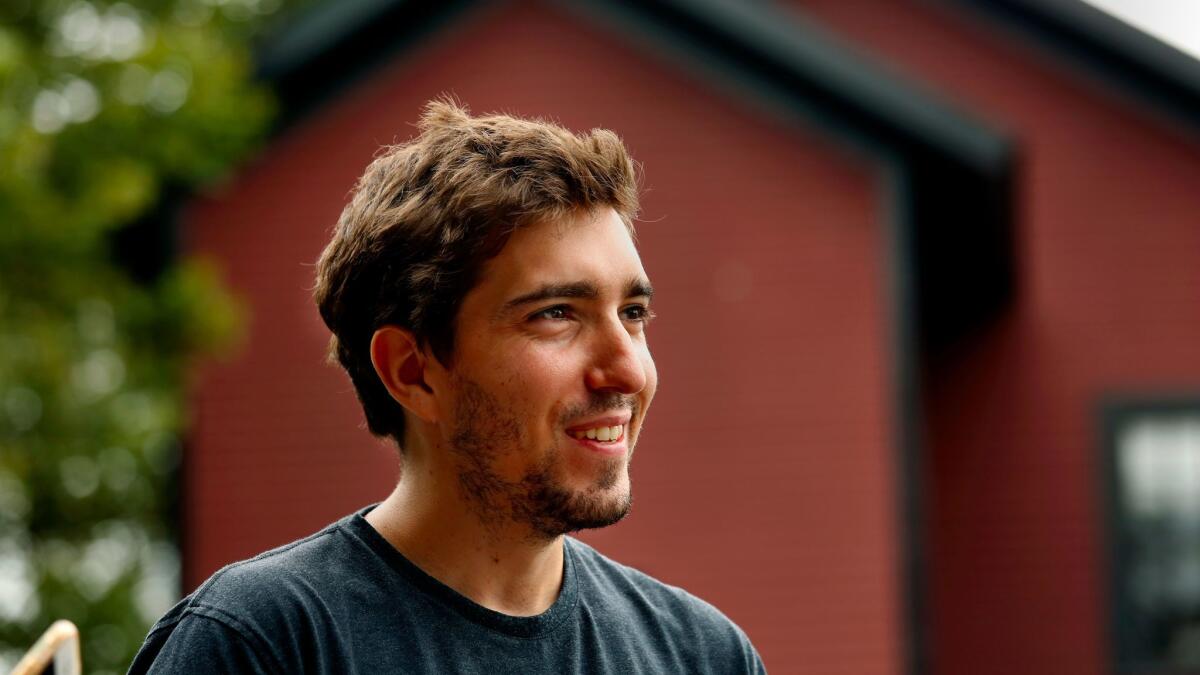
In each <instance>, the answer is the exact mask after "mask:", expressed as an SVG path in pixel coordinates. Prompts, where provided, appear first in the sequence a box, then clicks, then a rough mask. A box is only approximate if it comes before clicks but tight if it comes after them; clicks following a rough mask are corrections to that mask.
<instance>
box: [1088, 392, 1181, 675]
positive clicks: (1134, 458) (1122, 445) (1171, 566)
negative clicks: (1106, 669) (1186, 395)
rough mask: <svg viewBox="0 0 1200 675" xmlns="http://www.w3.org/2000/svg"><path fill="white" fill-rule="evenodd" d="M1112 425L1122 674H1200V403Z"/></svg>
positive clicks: (1130, 414)
mask: <svg viewBox="0 0 1200 675" xmlns="http://www.w3.org/2000/svg"><path fill="white" fill-rule="evenodd" d="M1105 417H1106V434H1105V435H1106V445H1107V448H1106V450H1107V452H1106V465H1107V470H1108V471H1107V473H1108V483H1109V485H1108V492H1109V495H1108V496H1109V500H1108V501H1109V505H1110V524H1111V528H1112V531H1111V537H1110V544H1111V547H1112V565H1111V569H1112V572H1113V594H1112V600H1113V610H1114V612H1113V627H1114V630H1115V635H1114V638H1115V648H1116V659H1117V672H1119V673H1179V672H1195V673H1200V398H1197V399H1194V400H1190V401H1167V402H1162V401H1160V402H1140V403H1132V404H1128V403H1127V404H1122V405H1118V406H1112V407H1110V408H1109V409H1108V410H1107V411H1106V415H1105Z"/></svg>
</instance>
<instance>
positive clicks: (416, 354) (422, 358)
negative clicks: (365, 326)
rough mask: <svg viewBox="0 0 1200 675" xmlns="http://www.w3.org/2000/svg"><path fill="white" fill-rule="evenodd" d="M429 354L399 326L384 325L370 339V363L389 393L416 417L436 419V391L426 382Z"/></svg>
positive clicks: (429, 420)
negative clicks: (427, 356) (427, 355)
mask: <svg viewBox="0 0 1200 675" xmlns="http://www.w3.org/2000/svg"><path fill="white" fill-rule="evenodd" d="M427 363H428V360H427V358H426V355H425V354H424V352H423V351H422V350H421V348H420V347H419V346H418V345H417V340H416V338H415V337H414V336H413V334H412V332H410V331H408V330H405V329H403V328H400V327H399V326H382V327H381V328H379V329H378V330H376V331H375V334H374V335H372V336H371V364H372V365H373V366H374V367H375V374H376V375H378V376H379V380H380V381H381V382H383V386H384V387H386V388H387V390H388V393H390V394H391V395H392V398H393V399H395V400H396V402H397V403H399V404H400V405H402V406H404V407H405V408H406V409H407V410H408V411H409V412H411V413H412V414H414V415H416V416H417V417H419V418H421V419H422V420H425V421H426V422H432V421H434V420H435V419H436V418H437V412H436V411H437V407H436V405H435V401H434V393H433V388H432V387H431V386H430V385H429V383H428V382H427V381H426V377H425V375H426V370H425V369H426V364H427Z"/></svg>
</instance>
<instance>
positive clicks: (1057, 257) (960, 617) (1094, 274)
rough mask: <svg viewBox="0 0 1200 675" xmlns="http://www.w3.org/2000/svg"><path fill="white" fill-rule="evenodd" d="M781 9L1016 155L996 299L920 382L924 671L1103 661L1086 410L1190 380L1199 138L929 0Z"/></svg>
mask: <svg viewBox="0 0 1200 675" xmlns="http://www.w3.org/2000/svg"><path fill="white" fill-rule="evenodd" d="M794 5H795V7H796V8H797V9H799V10H801V11H803V12H804V13H805V15H806V16H809V17H811V18H814V19H816V20H818V21H820V22H821V23H823V24H824V25H825V26H826V27H827V28H829V29H830V30H832V31H833V32H835V33H837V34H839V35H840V36H841V37H843V38H845V39H847V40H849V41H850V42H851V43H852V44H854V45H855V46H856V47H858V48H860V49H862V50H863V51H864V52H866V53H867V54H868V55H869V56H872V57H874V58H876V59H877V60H879V61H880V62H882V63H886V64H887V66H888V67H889V68H891V69H893V70H894V71H895V72H898V73H901V74H904V75H906V76H908V77H911V78H913V79H916V80H919V81H921V82H923V83H925V84H926V85H927V86H929V87H931V88H932V89H934V90H935V91H937V92H939V93H941V94H942V95H944V96H946V97H948V98H950V99H951V100H952V101H954V102H956V103H958V104H960V105H962V106H963V107H965V108H967V109H968V110H970V111H971V113H972V114H975V115H977V116H979V117H982V118H983V119H985V120H986V121H987V122H989V123H991V124H992V125H995V126H997V127H999V128H1003V129H1007V130H1009V131H1010V133H1011V134H1012V135H1013V136H1014V137H1015V138H1016V139H1017V141H1018V143H1019V148H1020V154H1021V156H1022V163H1021V170H1020V173H1019V176H1018V184H1017V195H1018V197H1017V199H1018V201H1017V204H1016V214H1017V222H1016V251H1017V260H1018V269H1017V275H1018V293H1017V298H1016V301H1015V304H1014V306H1013V307H1012V308H1011V311H1009V312H1008V313H1007V314H1006V315H1005V316H1003V317H1002V318H1001V319H1000V320H999V321H998V322H996V323H995V324H994V325H993V326H991V327H990V328H989V329H988V330H987V331H986V332H985V333H984V334H982V335H979V336H977V337H976V338H975V339H972V340H969V341H967V342H965V343H964V344H961V345H959V346H958V347H957V348H956V349H954V350H953V351H951V352H948V353H945V354H941V355H937V357H936V358H935V359H933V360H932V361H931V363H930V364H929V369H928V372H927V373H926V383H927V391H926V396H925V406H926V408H927V411H928V413H927V414H928V418H927V420H926V423H927V432H928V438H929V444H930V458H929V462H928V465H929V471H930V476H929V478H928V481H927V484H928V486H929V489H930V493H929V495H928V504H929V509H930V514H929V516H930V520H929V531H930V535H931V542H930V548H929V555H928V557H929V560H930V567H929V574H930V576H931V581H932V597H931V606H930V607H931V618H932V622H931V626H930V628H931V631H930V634H931V637H932V639H933V640H934V650H933V665H934V668H933V669H932V672H934V673H944V674H945V675H957V674H959V673H973V674H975V673H978V674H981V675H984V674H987V673H1006V674H1007V673H1023V674H1036V673H1055V674H1058V675H1066V674H1070V673H1079V674H1081V675H1082V674H1094V673H1101V672H1107V670H1108V669H1109V667H1110V665H1111V664H1110V661H1109V659H1110V651H1109V650H1110V643H1111V641H1110V638H1109V635H1108V633H1107V630H1108V625H1109V623H1108V622H1109V610H1108V602H1109V599H1108V595H1107V593H1108V576H1107V575H1108V568H1107V564H1108V561H1107V560H1106V557H1105V555H1104V546H1105V541H1104V532H1105V529H1104V528H1105V524H1104V522H1103V504H1104V501H1103V500H1104V497H1105V496H1104V495H1103V494H1102V493H1101V485H1102V483H1101V470H1100V464H1099V462H1100V460H1101V450H1102V448H1101V440H1102V439H1101V435H1100V432H1101V428H1100V421H1101V420H1100V417H1099V406H1100V405H1101V402H1102V401H1103V399H1104V398H1105V397H1106V396H1107V395H1109V394H1113V393H1131V392H1147V393H1159V392H1175V391H1181V390H1182V391H1193V392H1194V391H1196V390H1197V389H1200V351H1198V350H1197V349H1196V345H1197V344H1200V302H1198V301H1197V299H1198V298H1200V228H1198V227H1197V226H1196V213H1198V212H1200V191H1197V190H1196V189H1195V186H1196V185H1198V184H1200V147H1198V145H1197V143H1196V140H1195V139H1194V137H1190V136H1188V135H1185V134H1184V133H1183V132H1182V130H1180V129H1177V128H1173V127H1171V126H1169V125H1166V124H1164V123H1162V122H1161V121H1160V120H1159V119H1158V118H1157V117H1155V116H1154V114H1153V113H1151V112H1149V111H1148V110H1147V109H1145V108H1144V107H1143V106H1142V104H1140V103H1138V102H1136V101H1134V100H1133V99H1129V98H1126V97H1125V96H1123V95H1122V94H1120V93H1119V92H1117V91H1115V90H1113V89H1110V88H1109V87H1108V86H1107V85H1105V84H1104V83H1103V82H1102V81H1101V80H1099V79H1096V78H1093V77H1089V76H1086V75H1084V74H1083V73H1082V71H1080V70H1077V69H1074V68H1072V67H1071V66H1069V65H1066V63H1065V62H1064V61H1063V60H1061V59H1058V58H1053V57H1051V55H1050V54H1049V53H1048V52H1046V51H1043V50H1040V49H1039V48H1038V47H1036V46H1035V45H1034V44H1032V43H1031V41H1029V40H1028V39H1025V38H1022V37H1019V36H1017V35H1015V34H1013V33H1008V32H1004V31H1002V30H1000V29H999V28H997V27H996V26H993V25H992V24H991V23H989V22H988V21H987V20H986V19H983V18H981V17H978V16H975V15H971V14H968V13H965V12H962V11H956V10H955V9H954V8H951V7H947V5H946V4H939V3H925V2H896V1H894V0H888V1H884V0H866V1H863V2H852V3H848V2H837V1H835V0H802V1H799V2H795V3H794ZM963 227H970V224H969V223H964V224H963Z"/></svg>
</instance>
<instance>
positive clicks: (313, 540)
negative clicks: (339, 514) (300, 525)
mask: <svg viewBox="0 0 1200 675" xmlns="http://www.w3.org/2000/svg"><path fill="white" fill-rule="evenodd" d="M341 524H342V521H338V522H336V523H333V524H331V525H329V526H327V527H325V528H324V529H322V530H320V531H319V532H316V533H314V534H311V535H309V536H307V537H304V538H302V539H298V540H296V541H293V542H291V543H288V544H285V545H283V546H280V547H278V548H274V549H271V550H269V551H265V552H263V553H260V554H258V555H256V556H254V557H253V558H249V559H247V560H242V561H239V562H235V563H231V564H229V565H226V566H225V567H223V568H221V569H220V570H218V571H217V572H215V573H214V574H213V575H212V576H211V577H209V578H208V580H206V581H205V582H204V583H203V584H201V585H200V586H199V587H198V588H196V590H195V591H193V592H192V593H191V594H190V595H188V596H187V597H185V598H184V599H183V600H181V601H180V602H179V603H178V604H177V605H175V607H174V608H172V609H171V611H169V612H168V613H167V614H166V615H165V616H163V618H162V619H161V620H160V621H159V622H158V623H157V624H156V625H155V626H154V628H152V629H151V630H152V632H153V631H155V630H160V629H164V628H170V627H171V626H172V625H173V624H175V623H177V622H179V621H180V620H182V619H184V618H185V617H187V616H188V615H197V616H203V617H206V618H209V619H213V620H216V621H220V622H222V623H225V624H228V625H229V626H230V627H231V628H235V629H239V630H245V629H253V628H254V626H252V625H245V624H254V623H258V622H259V621H263V620H268V621H269V620H272V619H281V618H283V617H282V616H281V615H283V614H288V613H295V612H301V611H305V609H306V608H307V607H309V606H310V605H311V604H312V603H319V602H320V596H321V594H322V592H323V590H324V589H325V588H329V587H331V586H333V585H335V584H336V583H337V579H338V578H339V577H340V576H341V575H340V574H339V569H341V568H344V567H345V566H346V565H347V563H348V556H346V555H345V547H346V545H347V541H346V538H345V537H344V536H343V535H342V534H341V532H340V527H341Z"/></svg>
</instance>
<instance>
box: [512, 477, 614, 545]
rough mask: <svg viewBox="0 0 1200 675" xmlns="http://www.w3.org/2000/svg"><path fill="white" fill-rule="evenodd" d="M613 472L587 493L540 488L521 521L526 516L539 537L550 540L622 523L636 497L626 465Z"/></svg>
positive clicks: (580, 490) (547, 487) (527, 506)
mask: <svg viewBox="0 0 1200 675" xmlns="http://www.w3.org/2000/svg"><path fill="white" fill-rule="evenodd" d="M613 469H614V470H613V471H610V472H606V473H605V474H604V475H603V476H601V477H600V478H599V479H597V480H595V481H593V483H592V484H591V485H589V486H588V487H586V488H583V489H570V488H567V487H565V486H562V485H547V484H542V485H540V486H538V487H537V489H535V490H534V491H532V492H530V493H529V497H530V500H529V502H528V503H526V504H524V505H523V507H525V508H523V509H522V510H523V511H525V512H524V513H522V514H518V517H521V516H523V519H525V520H527V522H529V524H530V526H531V527H532V528H533V530H534V531H535V532H536V533H538V534H539V535H542V536H544V537H547V538H552V537H557V536H559V535H563V534H568V533H570V532H578V531H579V530H594V529H598V528H601V527H608V526H609V525H613V524H615V523H617V522H619V521H621V519H623V518H624V517H625V516H627V515H629V510H630V508H631V507H632V505H633V493H632V492H631V491H630V487H629V475H628V473H627V472H626V470H625V465H624V463H622V464H621V465H620V466H614V467H613Z"/></svg>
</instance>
